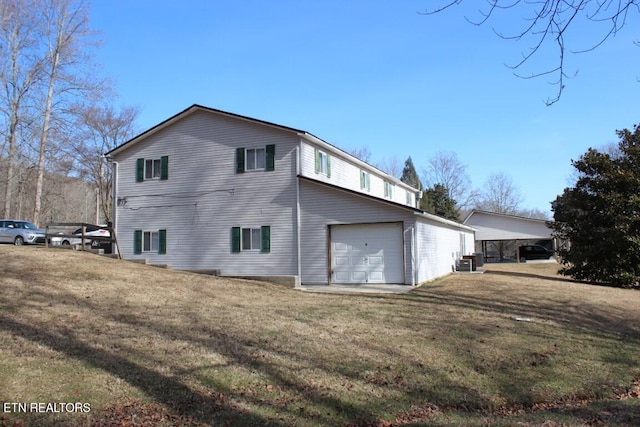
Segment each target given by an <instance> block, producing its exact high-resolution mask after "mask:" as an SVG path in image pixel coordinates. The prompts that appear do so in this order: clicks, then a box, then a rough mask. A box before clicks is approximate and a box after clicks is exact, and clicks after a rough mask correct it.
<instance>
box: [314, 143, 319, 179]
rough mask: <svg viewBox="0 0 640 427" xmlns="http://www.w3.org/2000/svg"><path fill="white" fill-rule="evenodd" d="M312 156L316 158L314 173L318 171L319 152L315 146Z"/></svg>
mask: <svg viewBox="0 0 640 427" xmlns="http://www.w3.org/2000/svg"><path fill="white" fill-rule="evenodd" d="M314 157H315V158H316V173H320V152H319V151H318V149H317V148H316V149H315V151H314Z"/></svg>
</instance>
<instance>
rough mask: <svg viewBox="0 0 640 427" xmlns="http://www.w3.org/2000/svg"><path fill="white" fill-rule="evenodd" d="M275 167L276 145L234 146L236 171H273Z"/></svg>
mask: <svg viewBox="0 0 640 427" xmlns="http://www.w3.org/2000/svg"><path fill="white" fill-rule="evenodd" d="M275 168H276V146H275V144H268V145H265V146H264V147H260V148H244V147H238V148H236V173H245V172H247V171H273V170H275Z"/></svg>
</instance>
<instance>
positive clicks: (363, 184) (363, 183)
mask: <svg viewBox="0 0 640 427" xmlns="http://www.w3.org/2000/svg"><path fill="white" fill-rule="evenodd" d="M360 189H361V190H367V191H371V175H369V174H368V173H367V172H365V171H363V170H361V171H360Z"/></svg>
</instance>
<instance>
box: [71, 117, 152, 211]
mask: <svg viewBox="0 0 640 427" xmlns="http://www.w3.org/2000/svg"><path fill="white" fill-rule="evenodd" d="M139 112H140V111H139V109H138V108H135V107H123V108H121V109H120V110H119V111H118V110H116V109H115V108H113V107H112V106H109V105H107V106H102V107H100V106H93V105H92V106H84V107H81V108H79V109H78V110H77V117H78V128H79V129H81V134H80V135H79V137H78V138H77V139H76V141H77V142H76V143H75V144H73V156H74V157H75V158H76V159H77V161H78V162H77V165H76V169H77V170H78V171H79V172H80V174H81V176H86V178H87V180H88V181H89V182H91V183H93V184H94V185H95V188H96V189H97V191H98V197H99V199H100V207H101V214H102V217H103V218H104V219H105V221H106V222H110V221H111V194H112V193H111V191H112V183H113V176H112V169H111V167H110V166H109V165H108V164H107V162H106V159H105V158H104V157H103V155H104V153H106V152H107V151H110V150H112V149H114V148H115V147H117V146H118V145H120V144H122V143H124V142H125V141H126V140H128V139H130V138H131V137H133V136H134V134H135V132H136V131H135V127H134V124H135V121H136V119H137V117H138V114H139Z"/></svg>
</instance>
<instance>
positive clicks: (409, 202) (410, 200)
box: [407, 190, 413, 206]
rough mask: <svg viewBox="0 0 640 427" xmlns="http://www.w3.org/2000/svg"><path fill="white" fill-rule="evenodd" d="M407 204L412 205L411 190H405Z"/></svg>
mask: <svg viewBox="0 0 640 427" xmlns="http://www.w3.org/2000/svg"><path fill="white" fill-rule="evenodd" d="M407 204H408V205H409V206H411V205H413V197H411V191H409V190H407Z"/></svg>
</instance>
